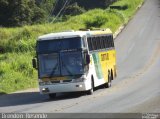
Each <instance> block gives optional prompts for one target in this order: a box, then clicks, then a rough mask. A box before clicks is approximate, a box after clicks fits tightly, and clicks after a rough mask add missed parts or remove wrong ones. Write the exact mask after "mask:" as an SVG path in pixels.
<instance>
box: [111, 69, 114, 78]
mask: <svg viewBox="0 0 160 119" xmlns="http://www.w3.org/2000/svg"><path fill="white" fill-rule="evenodd" d="M113 79H114V76H113V71H112V69H111V80H113Z"/></svg>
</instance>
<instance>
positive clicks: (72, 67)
mask: <svg viewBox="0 0 160 119" xmlns="http://www.w3.org/2000/svg"><path fill="white" fill-rule="evenodd" d="M82 61H83V60H82V53H81V52H80V51H79V52H63V53H61V72H62V75H78V74H83V72H84V71H83V63H82Z"/></svg>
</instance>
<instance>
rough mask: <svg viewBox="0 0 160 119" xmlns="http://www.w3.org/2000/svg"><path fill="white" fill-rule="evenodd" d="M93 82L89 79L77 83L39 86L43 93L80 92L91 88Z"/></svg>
mask: <svg viewBox="0 0 160 119" xmlns="http://www.w3.org/2000/svg"><path fill="white" fill-rule="evenodd" d="M90 84H91V83H89V82H88V81H84V82H76V83H60V84H51V85H43V86H39V88H40V93H41V94H50V93H60V92H78V91H86V90H89V89H91V85H90Z"/></svg>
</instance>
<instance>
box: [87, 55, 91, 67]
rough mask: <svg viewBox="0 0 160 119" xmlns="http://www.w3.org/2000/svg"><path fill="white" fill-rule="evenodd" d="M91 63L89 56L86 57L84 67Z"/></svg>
mask: <svg viewBox="0 0 160 119" xmlns="http://www.w3.org/2000/svg"><path fill="white" fill-rule="evenodd" d="M90 62H91V59H90V55H88V54H87V55H86V65H88V64H89V63H90Z"/></svg>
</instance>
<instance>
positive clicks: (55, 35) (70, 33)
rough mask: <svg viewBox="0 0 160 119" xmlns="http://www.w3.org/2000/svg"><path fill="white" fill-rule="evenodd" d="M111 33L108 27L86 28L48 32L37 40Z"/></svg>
mask: <svg viewBox="0 0 160 119" xmlns="http://www.w3.org/2000/svg"><path fill="white" fill-rule="evenodd" d="M105 34H112V32H111V30H110V29H104V30H92V31H90V30H86V31H73V30H72V31H66V32H58V33H50V34H46V35H43V36H40V37H38V40H54V39H62V38H73V37H83V36H93V35H105Z"/></svg>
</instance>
